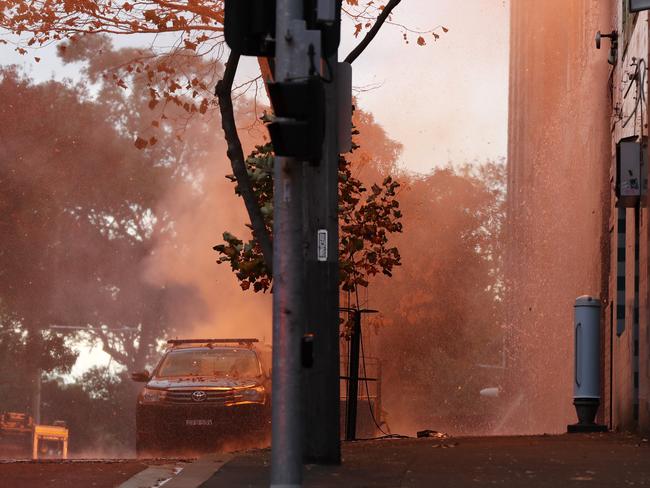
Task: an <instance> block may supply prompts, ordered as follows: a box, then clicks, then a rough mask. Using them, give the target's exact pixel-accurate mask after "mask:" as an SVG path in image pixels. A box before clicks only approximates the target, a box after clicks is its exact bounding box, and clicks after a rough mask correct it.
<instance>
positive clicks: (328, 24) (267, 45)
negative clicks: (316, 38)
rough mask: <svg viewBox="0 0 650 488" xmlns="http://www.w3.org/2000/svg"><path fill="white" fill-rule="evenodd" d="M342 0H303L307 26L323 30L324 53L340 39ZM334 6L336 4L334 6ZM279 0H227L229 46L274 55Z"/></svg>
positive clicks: (251, 53) (330, 51)
mask: <svg viewBox="0 0 650 488" xmlns="http://www.w3.org/2000/svg"><path fill="white" fill-rule="evenodd" d="M341 3H342V0H303V9H304V13H305V15H304V18H305V22H306V23H307V29H310V30H319V31H321V46H322V49H323V52H322V57H329V56H332V55H333V54H335V53H336V51H337V49H338V47H339V43H340V42H341ZM332 7H334V8H333V9H332ZM275 9H276V0H225V1H224V35H225V38H226V44H228V47H230V49H232V50H233V51H235V52H236V53H239V54H241V55H243V56H260V57H265V58H272V57H274V56H275Z"/></svg>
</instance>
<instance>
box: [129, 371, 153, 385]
mask: <svg viewBox="0 0 650 488" xmlns="http://www.w3.org/2000/svg"><path fill="white" fill-rule="evenodd" d="M131 379H132V380H133V381H137V382H138V383H146V382H147V381H149V379H150V376H149V371H147V370H146V369H145V370H144V371H138V372H136V373H131Z"/></svg>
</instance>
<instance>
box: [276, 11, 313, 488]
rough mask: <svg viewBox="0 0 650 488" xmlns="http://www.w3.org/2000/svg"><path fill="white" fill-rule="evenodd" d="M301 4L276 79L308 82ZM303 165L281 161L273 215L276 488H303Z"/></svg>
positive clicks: (283, 14)
mask: <svg viewBox="0 0 650 488" xmlns="http://www.w3.org/2000/svg"><path fill="white" fill-rule="evenodd" d="M302 13H303V12H302V1H301V0H277V10H276V57H275V79H276V81H280V82H281V81H287V79H289V78H292V77H298V76H303V77H304V76H306V75H307V74H308V73H307V70H304V72H303V69H301V68H302V65H303V63H304V60H301V59H298V58H299V57H300V51H299V47H300V46H299V45H298V42H297V40H296V37H295V35H294V32H293V29H294V28H295V27H296V21H298V20H300V19H302V17H303V16H302ZM302 164H303V163H301V162H299V161H296V160H294V159H291V158H284V157H276V159H275V166H274V173H273V176H274V182H273V192H274V202H273V205H274V211H273V220H274V221H273V288H274V290H273V397H272V407H273V413H272V417H273V423H272V429H273V437H272V441H271V487H272V488H295V487H300V486H302V420H303V415H302V394H301V357H300V351H301V340H302V336H303V327H304V322H303V317H304V313H303V308H304V303H303V301H304V291H303V290H304V288H303V286H302V285H303V276H304V273H303V265H304V261H303V246H302V169H303V168H302Z"/></svg>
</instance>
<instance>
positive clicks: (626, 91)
mask: <svg viewBox="0 0 650 488" xmlns="http://www.w3.org/2000/svg"><path fill="white" fill-rule="evenodd" d="M624 18H625V15H624V13H623V5H622V3H621V2H619V5H618V11H617V16H616V29H617V30H618V31H619V32H620V33H621V37H620V39H619V44H620V52H619V57H618V63H617V64H616V67H615V69H614V70H613V73H612V94H613V95H612V102H613V107H612V108H613V109H612V115H611V126H612V130H611V133H612V145H611V154H612V157H611V166H610V180H611V181H612V182H613V181H614V177H615V174H614V173H615V170H616V165H615V162H616V152H615V151H616V143H617V142H618V141H620V140H621V139H622V138H624V137H631V136H636V137H638V138H640V137H641V136H642V135H644V134H645V135H647V132H648V129H647V110H646V104H645V103H640V104H639V103H637V102H638V98H639V96H640V94H641V92H643V93H645V94H647V93H648V89H647V80H645V83H642V82H643V81H644V80H643V79H642V78H638V79H633V76H634V73H635V71H636V64H637V63H638V62H639V60H645V61H646V63H647V60H648V14H647V12H642V13H640V14H638V16H637V17H636V19H633V18H631V17H629V18H628V22H629V23H630V26H629V27H628V28H627V29H625V28H624V26H623V19H624ZM632 20H634V23H632ZM642 71H644V70H642ZM635 107H637V109H636V111H635ZM611 191H612V197H611V199H610V201H611V221H610V229H611V234H610V243H611V246H612V249H615V248H618V247H620V248H621V249H622V248H623V246H622V245H621V243H619V242H618V241H619V239H621V237H622V235H623V234H624V235H625V243H624V244H625V245H624V248H625V254H624V256H623V255H619V256H618V259H619V260H622V259H624V266H621V269H623V268H624V269H625V278H624V283H625V287H624V290H623V289H622V283H621V280H619V279H617V278H619V276H617V274H618V275H620V274H621V273H620V272H619V273H616V270H615V269H614V267H612V272H611V273H610V277H609V295H610V297H611V300H610V303H611V304H612V305H613V306H614V307H615V308H614V310H619V317H618V319H619V320H621V321H622V322H623V324H624V330H623V331H622V333H620V329H619V330H618V331H617V327H616V323H615V322H614V323H612V318H611V317H609V320H606V321H605V328H606V329H607V327H612V329H613V331H614V333H612V334H610V337H611V340H612V344H611V350H612V352H613V358H612V362H611V367H612V371H611V378H612V385H611V390H610V391H607V392H606V394H609V395H611V425H612V427H613V428H615V429H618V430H634V429H636V428H637V427H641V428H642V429H647V427H648V408H647V401H646V397H647V383H648V361H647V357H648V347H647V346H648V344H647V340H646V338H647V333H646V331H647V323H648V320H647V313H648V300H647V293H648V286H647V285H648V279H647V278H648V259H647V257H648V252H647V247H648V237H647V232H648V231H647V224H648V214H647V208H645V207H644V206H641V207H640V208H638V209H636V210H635V209H634V208H627V209H620V210H619V209H617V208H616V207H615V205H616V202H615V197H614V196H613V188H612V189H611ZM622 212H624V216H625V218H624V219H623V213H622ZM637 220H638V224H637V222H636V221H637ZM635 248H636V250H635ZM635 254H636V256H635ZM636 259H638V260H639V264H638V265H636V266H640V267H639V268H638V269H637V267H636V266H635V260H636ZM641 270H644V271H643V272H640V271H641ZM635 275H638V285H636V284H635ZM619 306H622V307H619ZM637 308H638V309H639V310H642V311H644V313H640V314H639V313H638V311H637ZM621 313H624V317H621ZM615 320H616V314H615V317H614V321H615ZM641 336H643V337H641ZM640 339H643V340H640ZM606 342H607V341H606ZM608 344H609V343H608ZM606 366H608V365H607V364H606Z"/></svg>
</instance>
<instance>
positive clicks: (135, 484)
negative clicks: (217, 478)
mask: <svg viewBox="0 0 650 488" xmlns="http://www.w3.org/2000/svg"><path fill="white" fill-rule="evenodd" d="M232 458H233V456H232V454H223V453H220V454H206V455H204V456H201V457H200V458H198V459H197V460H196V461H194V462H191V463H176V464H162V465H159V466H149V467H148V468H147V469H145V470H143V471H140V472H139V473H137V474H136V475H134V476H133V477H131V478H130V479H128V480H127V481H125V482H124V483H122V484H121V485H119V487H118V488H162V487H164V488H197V487H198V486H200V485H201V484H203V482H205V481H207V480H208V479H209V478H210V477H211V476H212V475H213V474H214V473H216V472H217V471H219V469H221V466H223V465H224V464H226V463H227V462H228V461H230V460H231V459H232Z"/></svg>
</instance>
